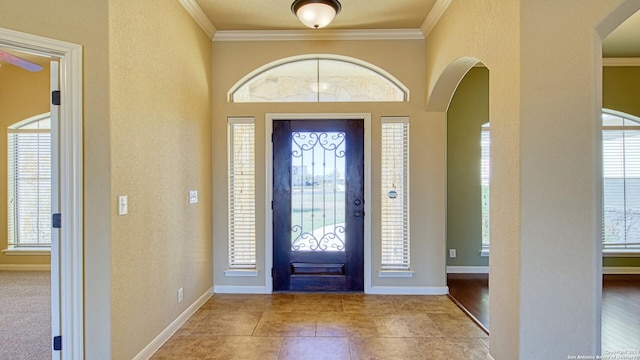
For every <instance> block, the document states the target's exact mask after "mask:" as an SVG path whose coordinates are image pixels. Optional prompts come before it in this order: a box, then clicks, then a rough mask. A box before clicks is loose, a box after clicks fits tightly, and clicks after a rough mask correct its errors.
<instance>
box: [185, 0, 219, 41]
mask: <svg viewBox="0 0 640 360" xmlns="http://www.w3.org/2000/svg"><path fill="white" fill-rule="evenodd" d="M178 1H180V4H182V7H184V9H185V10H187V12H188V13H189V15H191V17H192V18H193V20H195V21H196V23H197V24H198V25H200V28H202V31H204V33H205V34H207V36H208V37H209V39H213V36H214V35H215V34H216V27H215V26H213V24H212V23H211V20H209V18H208V17H207V15H205V14H204V11H202V8H201V7H200V5H198V3H197V2H196V0H178Z"/></svg>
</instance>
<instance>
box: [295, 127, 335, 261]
mask: <svg viewBox="0 0 640 360" xmlns="http://www.w3.org/2000/svg"><path fill="white" fill-rule="evenodd" d="M345 154H346V151H345V133H344V132H294V133H293V134H292V141H291V162H292V169H291V170H292V171H291V185H292V189H291V250H292V251H344V249H345Z"/></svg>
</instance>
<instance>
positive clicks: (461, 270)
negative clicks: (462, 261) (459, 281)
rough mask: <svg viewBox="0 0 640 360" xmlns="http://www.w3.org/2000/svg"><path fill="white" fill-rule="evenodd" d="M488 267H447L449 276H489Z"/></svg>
mask: <svg viewBox="0 0 640 360" xmlns="http://www.w3.org/2000/svg"><path fill="white" fill-rule="evenodd" d="M488 273H489V267H488V266H447V274H488Z"/></svg>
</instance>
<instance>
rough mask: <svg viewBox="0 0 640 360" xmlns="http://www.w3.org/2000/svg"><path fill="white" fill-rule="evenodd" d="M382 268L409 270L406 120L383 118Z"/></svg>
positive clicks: (407, 136) (407, 137)
mask: <svg viewBox="0 0 640 360" xmlns="http://www.w3.org/2000/svg"><path fill="white" fill-rule="evenodd" d="M381 149H382V151H381V155H382V158H381V161H382V171H381V186H382V204H381V226H382V229H381V230H382V270H409V197H408V191H409V180H408V172H409V123H408V119H407V118H383V119H382V142H381Z"/></svg>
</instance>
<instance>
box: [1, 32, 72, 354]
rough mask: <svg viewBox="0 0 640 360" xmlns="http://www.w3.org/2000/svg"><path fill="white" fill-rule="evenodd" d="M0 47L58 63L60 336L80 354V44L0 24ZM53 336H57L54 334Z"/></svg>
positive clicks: (65, 345)
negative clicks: (15, 29)
mask: <svg viewBox="0 0 640 360" xmlns="http://www.w3.org/2000/svg"><path fill="white" fill-rule="evenodd" d="M0 46H2V47H7V48H12V49H16V50H20V51H24V52H28V53H33V54H36V55H41V56H45V57H49V58H54V59H57V60H58V61H59V63H60V91H61V93H62V94H64V95H62V96H61V104H60V105H61V106H60V111H59V113H60V134H59V135H60V140H59V141H60V143H59V144H60V146H59V152H60V162H59V166H60V170H59V176H60V183H59V186H60V204H59V208H60V212H61V214H63V216H62V218H61V232H60V245H59V259H58V261H59V271H60V277H59V279H60V281H59V286H60V303H59V304H60V327H61V331H60V334H58V335H61V336H62V339H63V348H62V351H61V352H60V355H61V358H62V359H81V358H83V357H84V315H83V313H84V298H83V292H84V289H83V281H84V280H83V262H82V261H83V258H82V254H83V246H82V241H83V240H82V239H83V236H82V234H83V229H82V223H83V218H82V212H83V207H82V201H83V200H82V193H83V182H82V177H83V171H82V161H83V160H82V148H83V146H82V46H80V45H77V44H72V43H68V42H64V41H59V40H54V39H49V38H45V37H41V36H37V35H31V34H26V33H22V32H18V31H13V30H8V29H4V28H0ZM51 261H54V259H53V256H52V259H51ZM52 336H56V334H55V333H52Z"/></svg>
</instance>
